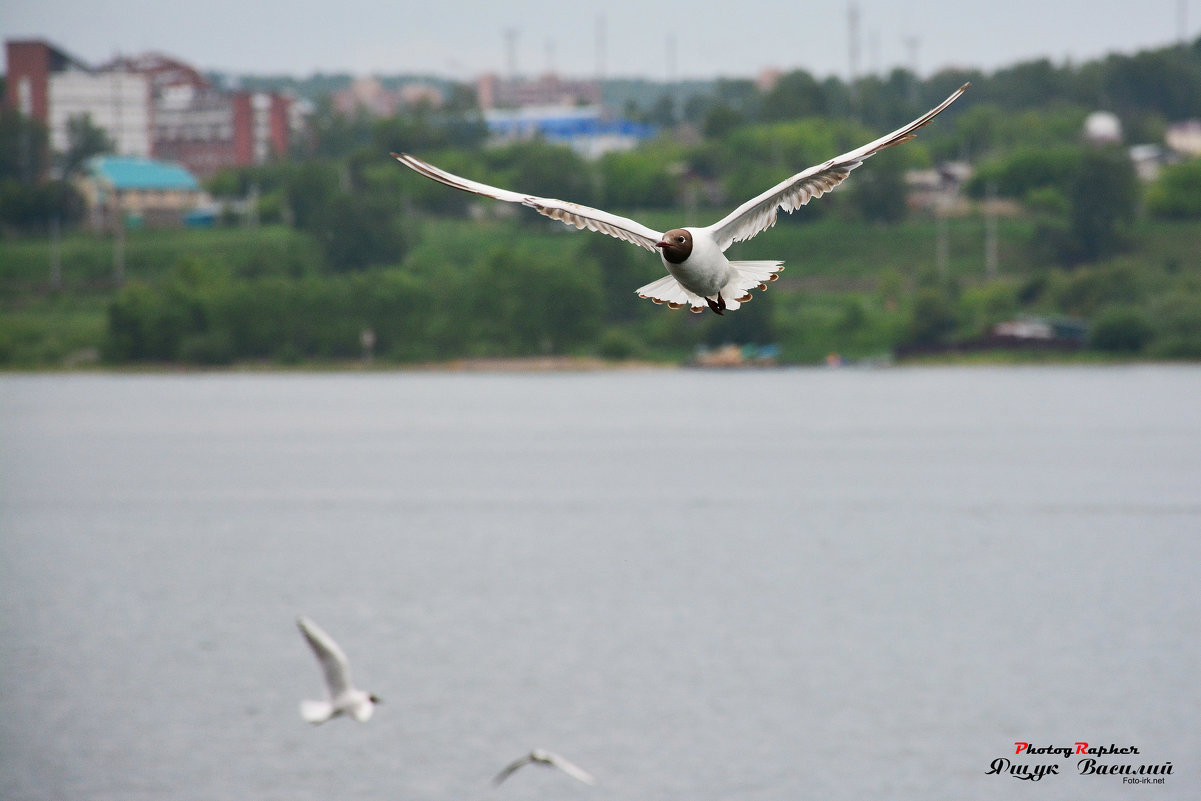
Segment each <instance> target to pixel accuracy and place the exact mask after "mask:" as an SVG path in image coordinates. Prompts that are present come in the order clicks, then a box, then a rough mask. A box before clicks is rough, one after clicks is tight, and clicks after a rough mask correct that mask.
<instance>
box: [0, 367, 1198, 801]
mask: <svg viewBox="0 0 1201 801" xmlns="http://www.w3.org/2000/svg"><path fill="white" fill-rule="evenodd" d="M1199 535H1201V369H1197V368H1194V367H1129V368H1127V367H1118V368H1020V369H889V370H877V371H857V370H782V371H765V372H691V371H647V372H637V371H632V372H604V373H571V374H467V375H455V374H438V373H400V374H366V375H357V374H356V375H182V376H160V375H156V376H109V375H61V376H28V377H26V376H11V375H10V376H3V377H0V798H4V799H11V800H12V801H23V800H24V799H36V800H39V801H40V800H41V799H46V801H50V800H51V799H53V800H54V801H64V800H65V801H74V800H76V799H86V800H88V801H91V800H92V799H106V800H107V799H112V800H113V801H117V800H118V799H119V800H120V801H143V800H149V799H182V800H190V799H196V801H201V799H203V800H204V801H244V800H245V799H280V801H309V800H310V799H311V800H312V801H319V800H324V799H403V800H404V801H474V800H476V799H481V800H482V799H495V800H496V801H504V800H505V799H506V798H507V799H517V800H518V801H568V800H569V799H587V800H588V801H719V800H721V801H724V800H725V799H737V800H738V801H757V800H758V799H763V801H796V800H797V799H823V800H826V799H829V800H832V801H839V800H845V801H851V800H852V799H886V798H888V799H1013V798H1026V797H1030V798H1040V799H1063V798H1090V799H1110V798H1113V799H1117V798H1122V799H1126V798H1132V797H1137V798H1140V799H1166V798H1198V797H1201V775H1199V771H1201V759H1199V758H1198V756H1197V755H1198V753H1201V678H1199V676H1201V671H1199V669H1198V668H1199V667H1201V645H1199V640H1201V638H1199V635H1201V537H1199ZM300 613H304V614H307V615H309V616H311V617H312V618H313V619H315V620H316V621H317V622H318V623H320V624H321V625H322V626H323V627H324V628H325V629H327V630H328V631H329V632H330V633H331V634H332V635H333V636H334V637H335V638H336V639H338V640H339V641H340V643H341V644H342V646H343V648H344V649H345V650H346V651H347V653H348V654H349V656H350V659H351V661H352V663H353V665H354V669H355V678H356V679H357V681H358V683H359V684H361V685H362V686H364V687H366V688H367V689H369V690H372V691H374V692H376V693H377V694H379V695H380V696H382V697H383V699H384V701H385V703H384V705H383V706H381V707H380V708H379V709H378V710H377V714H376V716H375V718H374V719H373V720H371V721H370V722H369V723H367V724H366V725H358V724H355V723H353V722H352V721H347V720H335V721H332V722H330V723H329V724H326V725H324V726H321V727H316V728H314V727H310V726H308V725H307V724H305V723H303V722H302V721H301V720H300V718H299V716H298V714H297V703H298V701H299V700H300V699H301V698H304V697H314V698H316V697H320V695H321V693H322V685H321V678H320V674H319V672H318V669H317V665H316V663H315V661H314V660H313V659H312V656H311V655H310V653H309V652H308V650H307V648H306V646H305V644H304V643H303V641H302V640H301V638H300V635H299V634H298V633H297V631H296V628H295V625H294V619H295V617H296V615H297V614H300ZM1016 741H1023V742H1031V743H1034V744H1037V745H1040V746H1057V747H1058V746H1071V745H1072V744H1074V743H1075V742H1077V741H1088V742H1090V743H1093V744H1104V745H1110V744H1116V745H1118V746H1134V747H1137V748H1138V749H1139V754H1138V755H1137V756H1122V757H1118V756H1107V757H1102V758H1101V759H1100V761H1101V762H1103V763H1105V764H1123V763H1127V762H1129V763H1133V764H1136V765H1137V764H1143V763H1155V764H1162V763H1164V762H1168V761H1170V762H1172V763H1173V773H1172V775H1170V776H1168V777H1167V778H1166V781H1165V784H1164V785H1163V786H1142V787H1131V786H1130V785H1123V783H1122V780H1121V778H1120V777H1114V776H1095V775H1094V776H1080V775H1077V773H1076V771H1077V767H1076V765H1077V758H1075V757H1073V758H1071V759H1065V758H1063V757H1059V756H1053V757H1043V758H1037V757H1016V756H1015V755H1014V743H1015V742H1016ZM534 746H541V747H544V748H548V749H551V750H555V751H558V752H560V753H562V754H564V755H565V756H567V757H568V758H570V759H571V760H573V761H574V762H576V763H578V764H579V765H580V766H582V767H583V768H585V769H586V770H588V771H589V772H591V773H593V774H594V775H595V776H596V777H597V779H598V785H597V786H596V787H595V788H589V787H586V786H584V785H581V784H578V783H576V782H574V781H573V780H572V779H570V778H568V777H566V776H564V775H562V774H557V773H554V772H550V771H544V770H539V769H537V768H526V769H524V770H522V771H521V772H519V773H517V774H515V775H514V776H513V777H512V778H511V779H510V780H509V781H508V782H506V783H505V784H504V785H502V786H501V787H500V788H496V789H494V788H492V787H490V786H489V784H488V783H489V780H490V779H491V777H492V776H493V775H494V774H495V772H496V771H498V770H499V769H500V768H501V767H502V766H504V765H505V764H506V763H507V762H509V761H510V760H512V759H514V758H516V757H517V756H519V755H520V754H521V753H523V752H525V751H528V750H529V749H530V748H531V747H534ZM1000 757H1011V758H1013V759H1014V762H1015V763H1023V764H1029V765H1035V764H1041V763H1052V762H1053V763H1056V764H1058V765H1060V767H1059V769H1058V770H1059V775H1052V776H1048V777H1046V778H1044V779H1043V780H1041V781H1039V782H1033V781H1016V780H1014V779H1013V778H1011V777H1009V776H1008V775H1004V776H1001V775H987V772H988V770H989V766H990V763H992V761H993V760H995V759H997V758H1000Z"/></svg>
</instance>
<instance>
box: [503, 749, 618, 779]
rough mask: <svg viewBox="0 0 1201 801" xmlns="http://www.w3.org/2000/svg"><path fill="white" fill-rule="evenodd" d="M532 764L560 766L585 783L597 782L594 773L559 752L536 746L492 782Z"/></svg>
mask: <svg viewBox="0 0 1201 801" xmlns="http://www.w3.org/2000/svg"><path fill="white" fill-rule="evenodd" d="M531 764H536V765H545V766H546V767H549V768H558V769H559V770H561V771H563V772H564V773H566V774H567V775H568V776H571V777H572V778H574V779H579V780H580V781H582V782H583V783H584V784H596V779H594V778H592V775H591V774H589V773H588V772H586V771H584V770H583V769H581V768H579V767H577V766H576V765H573V764H572V763H570V762H568V761H567V760H566V759H564V758H563V757H561V756H559V755H558V754H553V753H551V752H550V751H543V750H542V749H541V748H535V749H534V750H533V751H530V752H529V753H528V754H526V755H525V756H523V757H522V758H521V759H518V760H517V761H515V762H513V763H511V764H509V765H507V766H506V767H505V769H504V770H502V771H501V772H500V773H498V774H496V778H495V779H493V780H492V783H493V784H500V783H501V782H503V781H504V780H505V779H507V778H509V776H510V775H512V774H513V772H514V771H516V770H517V769H518V768H520V767H524V766H525V765H531Z"/></svg>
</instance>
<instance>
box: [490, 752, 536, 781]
mask: <svg viewBox="0 0 1201 801" xmlns="http://www.w3.org/2000/svg"><path fill="white" fill-rule="evenodd" d="M533 761H534V759H533V757H531V756H530V755H529V754H526V755H525V756H523V757H522V758H521V759H516V760H514V761H512V762H510V763H509V764H508V765H505V767H504V769H503V770H501V772H500V773H498V774H496V776H495V777H494V778H493V779H492V783H493V784H500V783H501V782H503V781H504V780H505V779H507V778H509V777H510V776H512V775H513V772H514V771H515V770H517V769H518V768H522V767H525V766H526V765H528V764H530V763H531V762H533Z"/></svg>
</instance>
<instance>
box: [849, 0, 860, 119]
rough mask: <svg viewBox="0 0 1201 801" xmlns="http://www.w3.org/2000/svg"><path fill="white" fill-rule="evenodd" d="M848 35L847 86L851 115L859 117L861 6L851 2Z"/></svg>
mask: <svg viewBox="0 0 1201 801" xmlns="http://www.w3.org/2000/svg"><path fill="white" fill-rule="evenodd" d="M847 37H848V39H849V41H848V42H847V46H848V56H849V62H850V63H849V64H848V67H849V68H850V75H849V76H848V83H847V86H848V87H849V88H850V96H851V116H852V117H857V116H858V111H859V88H858V85H857V84H858V83H859V6H857V5H856V4H854V3H851V4H850V6H848V7H847Z"/></svg>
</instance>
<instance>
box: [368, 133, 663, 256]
mask: <svg viewBox="0 0 1201 801" xmlns="http://www.w3.org/2000/svg"><path fill="white" fill-rule="evenodd" d="M392 157H393V158H394V159H396V160H397V161H399V162H400V163H401V164H403V165H405V166H406V167H408V168H409V169H411V170H413V171H414V172H417V173H420V174H421V175H424V176H425V177H426V178H429V179H431V180H434V181H437V182H438V183H442V184H446V185H447V186H452V187H454V188H455V189H462V190H463V191H464V192H474V193H475V194H477V195H483V196H485V197H490V198H494V199H496V200H504V201H507V202H509V203H520V204H521V205H523V206H529V207H530V208H532V209H534V210H535V211H537V212H538V213H539V214H545V215H546V216H547V217H550V218H551V219H554V220H559V221H561V222H564V223H566V224H567V225H572V226H575V227H576V228H581V229H582V228H587V229H588V230H589V231H597V232H598V233H602V234H608V235H609V236H612V237H616V238H618V239H622V240H624V241H626V242H631V243H633V244H635V245H639V246H640V247H644V248H646V249H647V250H650V251H654V250H655V243H656V242H658V241H659V240H660V239H662V238H663V235H662V233H661V232H659V231H654V230H652V229H650V228H647V227H646V226H645V225H643V224H642V223H640V222H636V221H634V220H631V219H629V218H628V217H621V216H619V215H617V214H610V213H609V212H607V211H601V210H600V209H594V208H590V207H588V206H581V205H580V204H578V203H571V202H569V201H566V200H555V199H554V198H546V197H537V196H535V195H523V194H521V193H520V192H510V191H509V190H508V189H498V188H497V187H495V186H489V185H488V184H481V183H479V182H478V181H472V180H469V179H467V178H461V177H459V176H458V175H454V174H452V173H449V172H447V171H446V170H442V169H439V168H437V167H435V166H434V165H433V164H430V163H428V162H425V161H422V160H421V159H419V158H417V157H416V156H410V155H409V154H408V153H399V154H398V153H393V154H392Z"/></svg>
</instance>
